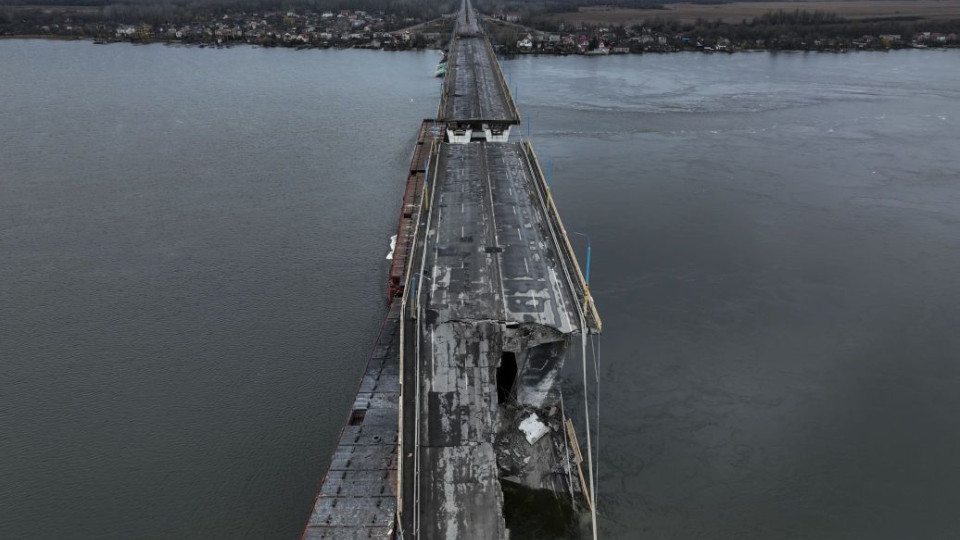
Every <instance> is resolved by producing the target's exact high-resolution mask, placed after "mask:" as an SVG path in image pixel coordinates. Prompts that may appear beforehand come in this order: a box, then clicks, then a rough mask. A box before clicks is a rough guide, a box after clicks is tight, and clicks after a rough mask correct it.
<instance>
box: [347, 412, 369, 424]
mask: <svg viewBox="0 0 960 540" xmlns="http://www.w3.org/2000/svg"><path fill="white" fill-rule="evenodd" d="M365 416H367V410H366V409H354V410H353V412H351V413H350V421H349V422H347V424H348V425H351V426H359V425H360V424H362V423H363V418H364V417H365Z"/></svg>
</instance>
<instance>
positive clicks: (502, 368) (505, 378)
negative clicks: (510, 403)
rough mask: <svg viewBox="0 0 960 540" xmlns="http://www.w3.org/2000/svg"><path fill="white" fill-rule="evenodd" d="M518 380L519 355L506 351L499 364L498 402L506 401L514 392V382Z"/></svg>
mask: <svg viewBox="0 0 960 540" xmlns="http://www.w3.org/2000/svg"><path fill="white" fill-rule="evenodd" d="M516 380H517V355H515V354H513V353H512V352H509V351H504V352H503V355H501V356H500V365H499V366H497V403H499V404H503V403H506V401H507V398H509V397H510V395H511V394H512V393H513V383H514V382H516Z"/></svg>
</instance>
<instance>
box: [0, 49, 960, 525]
mask: <svg viewBox="0 0 960 540" xmlns="http://www.w3.org/2000/svg"><path fill="white" fill-rule="evenodd" d="M436 61H437V55H436V53H419V54H415V53H403V54H399V53H397V54H394V53H383V52H367V51H302V52H294V51H286V50H266V49H253V48H246V47H244V48H234V49H230V50H200V49H186V48H169V47H163V46H159V45H154V46H145V47H134V46H124V45H113V46H107V47H94V46H91V45H90V44H89V43H62V42H43V41H0V479H2V482H0V538H84V539H86V538H91V539H93V538H290V539H293V538H296V537H297V536H298V534H299V532H300V530H301V529H302V526H303V523H304V521H305V520H306V517H307V514H308V513H309V511H310V508H311V505H312V502H313V496H314V493H315V491H316V488H317V486H318V484H319V481H320V478H321V476H322V474H323V472H324V471H325V469H326V466H327V463H328V460H329V456H330V452H331V450H332V449H333V446H334V443H335V441H336V438H337V433H338V431H339V429H340V427H341V425H342V423H343V420H344V418H345V416H346V413H347V411H348V408H349V406H350V403H351V402H352V397H353V394H354V392H355V389H356V385H357V382H358V380H359V376H360V373H361V372H362V370H363V358H364V355H365V354H366V353H367V352H369V349H370V346H371V344H372V341H373V339H374V336H375V333H376V329H377V327H378V325H379V322H380V319H381V316H382V313H383V308H384V305H385V299H384V281H385V278H386V266H385V262H386V261H385V260H384V255H385V253H386V250H387V245H388V242H389V236H390V235H391V234H392V233H393V230H394V228H395V225H396V219H397V216H398V212H399V206H400V196H401V193H402V190H403V185H402V184H403V178H404V174H403V172H404V170H405V167H406V164H407V162H408V160H409V156H410V151H411V148H412V144H413V141H414V137H415V133H416V129H417V127H418V125H419V120H420V119H421V118H423V117H428V116H431V115H433V114H434V113H435V110H436V104H437V99H438V96H439V82H438V80H437V79H435V78H433V77H432V74H433V67H434V65H435V63H436ZM958 67H960V54H957V53H948V52H934V51H904V52H897V53H890V54H849V55H826V54H809V55H801V54H779V55H773V54H741V55H733V56H726V55H712V56H707V55H696V54H690V55H686V54H678V55H670V56H643V57H639V56H630V57H609V58H523V59H519V60H510V61H507V62H506V63H505V71H506V72H507V73H508V77H509V78H510V81H511V84H512V85H514V86H515V87H516V89H517V91H518V102H519V105H520V109H521V113H523V114H524V115H526V116H528V117H530V119H531V126H530V127H531V136H532V139H533V141H534V145H535V148H536V149H537V151H538V153H539V154H540V157H541V160H542V161H543V162H544V163H545V164H546V163H552V167H553V192H554V196H555V198H556V199H557V202H558V205H559V206H560V208H561V209H562V212H563V217H564V220H565V222H566V225H567V228H568V229H569V230H573V231H580V232H585V233H588V234H590V235H591V237H592V242H593V269H592V272H593V275H592V286H593V290H594V293H595V296H596V298H597V303H598V305H599V307H600V310H601V314H602V316H603V317H604V322H605V328H604V330H605V335H604V337H603V338H602V341H601V364H600V373H601V378H600V389H601V402H600V407H601V413H600V417H601V421H600V443H599V445H600V448H599V456H600V459H599V493H600V511H601V514H602V516H601V533H602V536H604V537H606V538H624V539H633V538H657V539H660V538H664V539H666V538H670V539H674V538H676V539H694V538H711V539H712V538H729V539H733V538H738V539H739V538H758V539H777V538H790V539H795V538H812V539H852V538H864V539H867V538H870V539H873V538H890V539H902V538H930V539H941V538H955V537H957V536H958V535H960V513H958V512H957V508H960V487H958V486H960V465H958V462H957V456H958V455H960V331H958V330H960V184H958V182H960V146H958V142H957V135H958V131H960V130H958V128H960V69H958ZM523 130H524V131H525V130H526V127H525V126H524V128H523ZM577 241H579V242H580V243H582V239H580V238H579V237H577ZM576 380H577V373H576V371H575V370H573V371H572V372H571V373H570V378H569V380H568V381H567V386H568V387H569V388H570V394H571V398H570V399H571V401H572V402H574V403H575V402H576V401H577V399H578V395H577V392H578V391H579V387H578V385H577V384H576ZM591 399H593V398H592V397H591Z"/></svg>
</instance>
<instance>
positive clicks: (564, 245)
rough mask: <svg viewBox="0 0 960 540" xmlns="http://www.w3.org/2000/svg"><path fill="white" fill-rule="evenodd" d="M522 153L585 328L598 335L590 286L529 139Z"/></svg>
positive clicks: (598, 320) (601, 326)
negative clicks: (558, 246)
mask: <svg viewBox="0 0 960 540" xmlns="http://www.w3.org/2000/svg"><path fill="white" fill-rule="evenodd" d="M523 151H524V157H525V158H526V159H527V161H528V162H529V163H530V166H531V169H532V171H533V176H534V184H535V185H536V187H537V190H538V191H539V192H540V195H541V196H542V197H543V199H544V201H545V202H546V206H547V208H546V211H547V218H548V219H549V220H550V222H551V224H552V225H553V227H555V228H556V232H557V236H559V237H560V243H561V249H562V250H563V251H564V253H560V254H559V255H560V256H561V257H563V258H564V262H565V263H566V264H567V266H568V268H572V269H573V272H574V276H572V277H573V278H574V286H575V287H577V288H578V290H577V291H574V293H575V294H576V295H577V297H578V300H579V301H580V302H581V303H582V305H583V307H584V317H586V319H587V326H588V328H589V329H590V330H592V331H594V332H596V333H600V332H601V331H603V322H602V321H601V320H600V314H599V313H598V312H597V307H596V305H595V304H594V302H593V296H592V295H591V294H590V286H589V284H588V283H587V281H586V280H585V279H584V277H583V272H582V271H581V270H580V264H579V263H578V262H577V255H576V252H574V250H573V245H571V244H570V235H568V234H567V230H566V228H564V226H563V221H562V220H561V219H560V211H559V210H558V209H557V205H556V203H555V202H554V201H553V195H552V194H551V193H550V186H549V185H547V181H546V176H544V174H543V169H541V168H540V162H539V161H538V160H537V155H536V153H535V152H534V151H533V145H532V144H530V141H529V139H528V140H526V141H524V142H523Z"/></svg>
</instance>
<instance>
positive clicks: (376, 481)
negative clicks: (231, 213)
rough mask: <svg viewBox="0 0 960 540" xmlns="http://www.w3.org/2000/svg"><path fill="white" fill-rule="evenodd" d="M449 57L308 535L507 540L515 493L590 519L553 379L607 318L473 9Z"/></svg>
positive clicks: (573, 523)
mask: <svg viewBox="0 0 960 540" xmlns="http://www.w3.org/2000/svg"><path fill="white" fill-rule="evenodd" d="M449 56H450V58H451V60H450V65H449V67H448V69H447V74H446V79H445V81H444V85H443V91H442V97H441V103H440V107H439V111H438V118H437V119H436V120H430V121H425V122H424V126H423V127H422V128H421V133H420V137H419V140H418V146H417V149H416V150H415V152H414V157H413V159H412V163H411V170H410V176H409V180H408V189H407V193H406V194H405V196H404V205H403V212H402V217H401V223H400V228H399V231H398V237H397V241H396V250H395V252H394V253H395V259H394V261H393V265H392V269H391V274H390V275H391V278H390V279H391V282H390V287H389V289H390V293H391V299H392V300H391V301H392V307H391V310H390V314H389V316H388V322H387V326H386V327H385V328H386V330H384V331H383V332H382V333H381V336H380V339H379V341H378V345H377V347H376V348H375V357H374V356H372V357H371V360H370V363H369V366H368V373H367V375H366V376H365V378H364V381H365V382H364V385H366V386H363V385H362V386H361V390H360V392H359V394H358V399H357V403H356V405H355V409H354V410H353V412H352V413H351V415H350V418H349V420H348V426H347V427H346V428H345V431H344V434H343V436H342V437H341V443H340V446H339V447H338V449H337V453H336V459H335V460H334V465H332V466H331V471H330V472H329V473H328V475H327V477H326V478H325V480H324V485H323V487H322V489H321V492H320V494H319V496H318V499H317V504H316V506H315V509H314V513H313V515H312V516H311V518H310V522H309V524H308V527H307V530H306V531H305V533H304V537H305V538H403V539H405V540H410V539H421V538H423V539H436V538H442V539H447V538H483V539H506V538H509V537H510V536H511V535H510V530H511V527H512V526H513V523H512V521H513V520H515V519H516V516H515V514H516V512H515V511H514V512H511V510H512V506H511V502H510V497H511V496H513V495H512V494H515V493H518V492H520V493H524V494H525V496H528V497H529V496H534V495H536V494H544V493H546V494H549V496H550V500H551V501H554V500H555V501H561V502H562V504H561V505H559V506H562V507H564V508H565V509H566V510H564V511H563V512H561V515H560V516H559V517H554V516H550V517H548V518H545V519H546V520H554V521H557V520H561V521H562V520H564V519H566V520H568V521H569V523H568V524H567V525H564V526H561V527H560V528H561V529H563V528H564V527H566V528H567V529H568V531H567V532H578V531H579V528H580V527H581V526H582V523H583V522H584V521H588V522H592V520H591V519H589V517H590V516H591V511H592V510H593V509H594V508H593V505H594V503H593V497H592V494H591V492H592V490H591V483H592V481H588V480H587V476H589V475H590V474H592V472H590V459H589V458H588V459H586V460H584V456H583V455H582V453H581V450H580V447H579V445H578V443H577V436H576V431H575V430H574V428H573V424H572V422H571V421H570V420H567V418H566V414H565V411H564V410H563V401H562V395H561V385H560V383H561V372H562V369H563V366H564V364H565V363H567V361H568V360H575V361H576V362H577V363H578V364H579V363H580V362H581V361H585V359H586V339H587V336H588V335H589V334H596V333H599V332H600V329H601V323H600V319H599V316H598V315H597V312H596V309H595V307H594V305H593V301H592V298H591V297H590V294H589V287H588V285H587V281H586V280H585V279H584V276H583V275H582V273H581V271H580V268H579V266H578V264H577V261H576V257H575V255H574V251H573V248H572V247H571V245H570V241H569V238H568V235H567V232H566V230H565V229H564V227H563V224H562V222H561V221H560V216H559V214H558V212H557V208H556V206H555V205H554V202H553V199H552V197H551V195H550V189H549V187H548V186H547V183H546V179H545V177H544V175H543V172H542V170H541V168H540V166H539V164H538V162H537V158H536V156H535V154H534V152H533V148H532V146H531V145H530V142H529V141H520V142H511V141H510V127H511V126H514V125H516V124H517V123H519V120H520V118H519V113H518V112H517V109H516V106H515V105H514V103H513V99H512V97H511V96H510V92H509V89H508V88H507V86H506V84H505V83H504V81H503V74H502V73H501V71H500V65H499V62H498V60H497V58H496V56H495V55H494V53H493V49H492V48H491V46H490V43H489V40H488V39H487V37H486V36H485V35H483V32H482V29H481V26H480V25H479V24H478V19H477V14H476V12H475V11H474V10H473V8H472V6H471V5H470V3H469V1H467V0H464V1H463V3H462V7H461V9H460V12H459V13H458V18H457V31H456V32H455V34H454V39H453V41H452V43H451V46H450V54H449ZM401 275H402V279H401ZM390 373H396V374H397V378H398V379H399V381H397V379H394V380H393V381H392V382H391V381H390V380H389V379H388V377H389V375H387V374H390ZM366 381H373V383H374V384H372V385H371V384H368V383H367V382H366ZM396 382H399V383H400V384H399V395H397V394H396V385H395V383H396ZM365 392H370V393H369V394H365ZM377 392H380V394H377ZM368 419H369V422H368ZM391 420H393V421H395V422H396V423H395V425H396V427H397V429H396V431H395V432H391V430H389V429H388V428H387V427H385V426H389V423H390V421H391ZM587 432H589V426H588V429H587ZM588 455H589V445H588ZM354 456H355V457H356V458H357V459H356V460H353V459H352V458H353V457H354ZM371 456H372V457H371ZM368 458H369V459H368ZM583 463H586V465H585V466H581V465H582V464H583ZM585 469H586V471H587V475H585V473H584V470H585ZM351 478H353V479H355V480H359V479H362V480H363V481H364V482H366V484H365V485H366V486H369V488H367V487H359V488H358V487H351V485H350V483H349V482H350V479H351ZM591 478H592V477H591ZM368 491H369V493H367V492H368ZM550 506H554V507H556V506H558V505H557V504H552V505H550ZM338 509H339V510H338ZM511 514H513V517H511ZM578 517H581V518H584V517H586V518H587V519H586V520H584V519H577V518H578ZM595 534H596V533H595V524H594V535H595ZM558 535H559V536H564V537H569V536H571V535H570V534H563V535H560V534H558ZM574 536H575V534H574Z"/></svg>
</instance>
